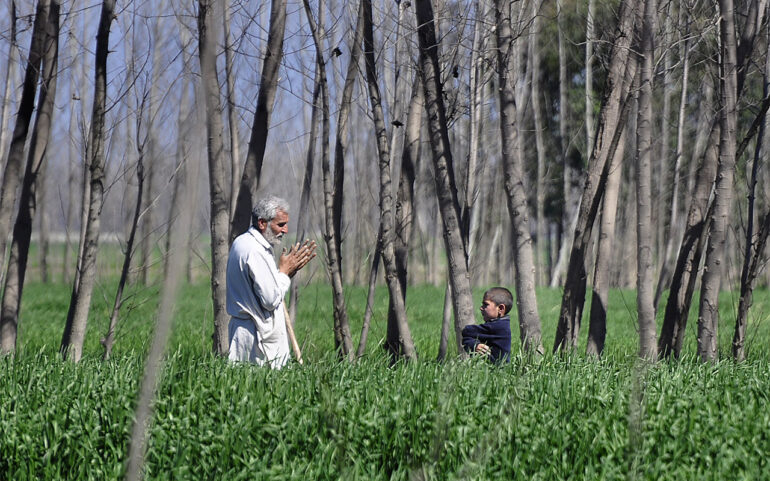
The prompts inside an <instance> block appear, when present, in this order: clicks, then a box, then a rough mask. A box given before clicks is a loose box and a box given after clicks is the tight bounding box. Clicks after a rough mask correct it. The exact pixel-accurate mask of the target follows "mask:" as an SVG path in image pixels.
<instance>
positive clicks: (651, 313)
mask: <svg viewBox="0 0 770 481" xmlns="http://www.w3.org/2000/svg"><path fill="white" fill-rule="evenodd" d="M656 4H657V2H656V1H655V0H646V1H645V2H644V20H643V22H642V38H641V49H640V51H641V56H642V58H641V59H640V64H641V69H640V92H639V121H638V123H637V127H636V129H637V130H636V135H637V145H636V148H637V153H636V156H637V164H636V205H637V207H636V208H637V214H636V215H637V222H636V242H637V256H636V258H637V266H638V267H637V274H636V310H637V316H638V323H639V357H640V358H642V359H646V360H649V361H652V360H655V358H657V349H656V345H655V337H656V336H655V334H656V332H655V331H656V327H655V308H654V306H653V291H652V275H653V265H652V248H653V239H652V230H653V229H652V228H653V225H652V198H653V197H652V185H651V184H652V82H653V75H654V71H653V69H654V63H655V15H656V10H657V5H656ZM665 87H666V86H664V88H665ZM664 121H665V119H664ZM663 140H664V141H665V140H666V139H665V138H664V139H663Z"/></svg>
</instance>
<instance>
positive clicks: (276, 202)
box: [251, 195, 289, 227]
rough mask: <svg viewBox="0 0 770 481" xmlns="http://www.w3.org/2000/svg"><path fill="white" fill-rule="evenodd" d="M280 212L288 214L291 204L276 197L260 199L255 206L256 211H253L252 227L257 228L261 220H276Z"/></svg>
mask: <svg viewBox="0 0 770 481" xmlns="http://www.w3.org/2000/svg"><path fill="white" fill-rule="evenodd" d="M278 211H283V212H286V213H287V214H288V213H289V203H288V202H286V200H284V199H282V198H280V197H277V196H274V195H270V196H267V197H263V198H261V199H259V200H258V201H257V204H256V205H255V206H254V210H252V211H251V225H253V226H254V227H256V226H257V221H258V220H259V219H262V220H264V221H267V222H270V221H271V220H273V219H275V216H276V215H277V214H278Z"/></svg>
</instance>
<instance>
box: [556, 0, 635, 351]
mask: <svg viewBox="0 0 770 481" xmlns="http://www.w3.org/2000/svg"><path fill="white" fill-rule="evenodd" d="M638 10H639V6H638V5H637V4H636V2H633V1H630V0H623V1H622V2H621V5H620V9H619V12H618V26H617V30H616V35H615V42H614V43H613V46H612V51H611V54H610V66H609V70H608V75H607V80H606V85H605V93H604V99H603V100H602V107H601V110H600V114H599V125H598V128H597V135H596V139H595V142H594V145H593V149H592V150H591V157H590V159H589V161H588V169H587V176H586V180H585V187H584V189H583V195H582V198H581V201H580V210H579V214H578V220H577V224H576V226H575V232H574V239H573V244H572V251H571V254H570V261H569V266H568V269H567V279H566V282H565V286H564V294H563V296H562V304H561V311H560V314H559V323H558V326H557V330H556V340H555V342H554V351H557V350H562V351H568V350H572V349H574V347H575V346H576V344H577V336H578V334H579V332H580V321H581V317H582V313H583V304H584V303H585V290H586V267H585V262H586V256H587V254H588V247H589V244H590V240H591V232H592V229H593V223H594V219H595V217H596V212H597V210H598V206H599V201H600V200H601V196H602V194H603V191H604V185H605V182H606V179H607V171H608V169H607V168H606V166H607V163H608V159H610V158H611V157H612V155H614V152H615V149H616V148H617V143H618V140H619V138H620V133H621V131H622V130H623V126H624V125H625V121H626V117H627V115H628V108H627V107H628V97H629V90H630V84H631V83H632V79H633V78H634V77H635V74H636V62H635V61H634V59H633V58H632V57H630V55H629V53H630V46H631V45H630V43H631V40H632V39H633V38H634V32H635V30H636V24H637V20H638V19H637V17H638V16H639V14H638Z"/></svg>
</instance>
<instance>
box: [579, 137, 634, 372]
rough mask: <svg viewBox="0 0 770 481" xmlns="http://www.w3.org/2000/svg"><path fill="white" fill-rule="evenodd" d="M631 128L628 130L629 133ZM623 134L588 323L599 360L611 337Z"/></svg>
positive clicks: (591, 351)
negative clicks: (609, 324) (609, 320)
mask: <svg viewBox="0 0 770 481" xmlns="http://www.w3.org/2000/svg"><path fill="white" fill-rule="evenodd" d="M627 131H628V129H626V132H627ZM626 136H627V134H623V137H622V138H621V140H620V142H618V148H617V150H615V154H614V155H613V156H612V160H611V162H610V164H609V173H608V175H607V186H606V188H605V189H604V197H603V199H602V215H601V221H600V223H599V242H598V245H597V247H596V265H595V267H594V280H593V292H592V293H591V312H590V317H589V323H588V342H587V344H586V355H587V356H590V357H596V358H599V357H601V356H602V353H603V352H604V341H605V339H606V337H607V308H608V306H609V290H610V272H611V271H610V267H611V263H612V260H613V256H612V248H613V245H614V244H615V225H616V222H617V210H618V196H619V194H620V182H621V180H622V179H623V156H624V155H625V142H624V140H625V137H626Z"/></svg>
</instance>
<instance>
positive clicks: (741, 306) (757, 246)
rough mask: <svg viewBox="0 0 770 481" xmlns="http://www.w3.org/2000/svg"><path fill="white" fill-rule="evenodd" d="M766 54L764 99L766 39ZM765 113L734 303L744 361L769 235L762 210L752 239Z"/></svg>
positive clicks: (769, 80)
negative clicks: (752, 305) (756, 288)
mask: <svg viewBox="0 0 770 481" xmlns="http://www.w3.org/2000/svg"><path fill="white" fill-rule="evenodd" d="M767 48H768V57H765V75H764V82H763V86H762V93H763V97H764V98H768V94H770V61H768V58H770V42H769V43H768V46H767ZM767 117H768V114H767V113H765V115H763V116H762V121H761V123H760V125H759V132H758V134H757V144H756V146H755V148H754V149H755V150H754V161H753V163H752V165H751V178H750V181H749V195H748V213H747V215H746V219H747V225H746V244H745V246H744V251H743V252H744V258H743V269H742V271H741V297H740V300H739V302H738V314H737V316H736V319H735V330H734V332H733V347H732V349H733V359H735V360H736V361H739V362H740V361H744V360H745V359H746V326H747V324H748V314H749V309H750V308H751V304H752V302H753V293H754V282H755V280H756V278H757V275H758V274H759V269H760V264H761V262H760V261H761V257H762V253H763V252H764V249H765V245H766V243H767V237H768V234H770V209H768V211H767V212H766V213H765V215H764V219H763V222H762V225H761V226H760V229H759V233H758V234H757V236H756V240H755V238H754V209H755V203H756V189H757V178H758V174H759V163H760V161H761V159H762V157H763V156H764V157H765V158H766V157H767V154H766V153H765V152H766V150H767V146H766V145H763V142H764V141H765V132H766V130H767Z"/></svg>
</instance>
